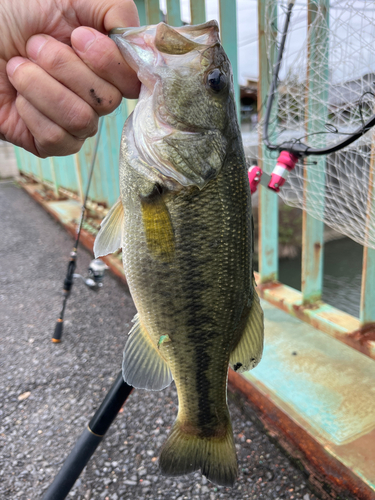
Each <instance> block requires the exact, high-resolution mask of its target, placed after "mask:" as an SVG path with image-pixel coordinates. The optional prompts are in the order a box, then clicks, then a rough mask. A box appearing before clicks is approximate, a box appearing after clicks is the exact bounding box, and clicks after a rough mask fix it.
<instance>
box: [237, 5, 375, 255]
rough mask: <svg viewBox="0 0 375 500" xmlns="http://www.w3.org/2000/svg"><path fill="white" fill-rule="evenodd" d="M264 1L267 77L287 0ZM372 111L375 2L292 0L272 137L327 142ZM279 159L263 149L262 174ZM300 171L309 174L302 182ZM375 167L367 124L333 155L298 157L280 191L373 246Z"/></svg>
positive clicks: (290, 200)
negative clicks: (364, 128) (294, 0)
mask: <svg viewBox="0 0 375 500" xmlns="http://www.w3.org/2000/svg"><path fill="white" fill-rule="evenodd" d="M266 4H267V5H266V16H267V19H266V21H267V22H266V26H267V28H266V35H267V37H266V38H267V50H266V53H267V55H266V57H267V64H268V68H269V82H271V78H272V71H273V64H274V62H275V61H276V59H275V49H277V44H278V43H280V39H281V33H280V32H281V30H282V28H283V24H284V17H285V12H286V8H287V2H286V1H284V0H281V1H278V2H274V1H272V0H266ZM275 4H276V5H277V8H275ZM314 5H315V7H314ZM325 5H326V6H328V8H327V9H326V8H325ZM309 9H310V11H309ZM308 19H310V22H308ZM275 39H276V43H275ZM265 104H266V100H265V101H264V102H263V103H262V105H263V106H265ZM374 113H375V4H374V2H373V1H372V0H371V1H368V0H339V1H337V0H336V1H335V0H332V1H331V3H330V5H329V3H328V2H323V1H316V2H309V3H308V2H306V1H301V0H300V1H297V2H296V4H295V6H294V8H293V14H292V18H291V22H290V26H289V31H288V35H287V40H286V46H285V50H284V55H283V61H282V66H281V70H280V74H279V84H278V88H277V91H276V96H275V104H274V107H273V113H272V115H271V121H270V125H269V131H270V138H271V139H272V142H273V143H276V144H282V143H283V142H286V141H288V142H289V141H291V140H293V141H296V142H298V141H301V142H303V143H305V144H308V145H309V146H312V147H319V148H321V147H325V146H330V145H333V144H335V143H337V142H338V141H339V140H341V139H343V138H344V137H346V136H347V134H351V133H352V132H354V131H355V130H356V129H358V128H359V127H360V126H361V125H362V124H363V123H364V122H366V121H367V120H368V119H369V118H370V116H371V115H373V114H374ZM262 125H263V124H262V123H260V124H259V132H260V131H261V129H262ZM245 146H246V141H245ZM277 156H278V154H277V153H276V152H270V151H268V150H267V149H266V148H263V160H264V161H263V168H264V170H265V171H266V172H267V173H269V174H270V173H271V172H272V169H273V167H274V165H275V161H276V158H277ZM304 169H308V172H309V181H308V182H307V183H306V180H304ZM374 170H375V132H374V129H371V130H370V131H369V132H367V133H366V134H365V135H363V136H362V137H361V138H360V139H358V140H357V141H356V142H354V143H353V144H351V145H350V146H348V147H346V148H345V149H343V150H340V151H339V152H336V153H332V154H330V155H324V156H319V157H318V156H309V157H307V158H305V159H304V160H301V161H299V162H298V164H297V166H296V168H295V169H294V170H293V171H292V172H291V174H290V176H289V178H288V180H287V182H286V184H285V185H284V186H283V188H282V190H281V192H280V196H281V198H282V199H283V201H284V202H285V203H286V204H288V205H291V206H294V207H299V208H302V209H304V210H306V211H307V212H308V213H309V214H310V215H312V216H313V217H315V218H317V219H319V220H323V221H324V222H325V223H326V224H327V225H328V226H330V227H332V228H333V229H335V230H337V231H339V232H341V233H343V234H345V235H347V236H349V237H350V238H352V239H353V240H355V241H357V242H358V243H360V244H362V245H366V246H368V247H371V248H375V186H374V181H375V179H374V177H375V176H374V175H373V172H374ZM304 185H306V189H305V191H304Z"/></svg>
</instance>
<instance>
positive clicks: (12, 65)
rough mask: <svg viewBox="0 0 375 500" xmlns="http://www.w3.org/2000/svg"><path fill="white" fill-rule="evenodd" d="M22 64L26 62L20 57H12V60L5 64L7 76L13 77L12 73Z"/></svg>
mask: <svg viewBox="0 0 375 500" xmlns="http://www.w3.org/2000/svg"><path fill="white" fill-rule="evenodd" d="M24 62H26V61H25V59H23V58H22V57H12V59H10V60H9V61H8V64H7V73H8V75H9V76H13V73H14V72H15V71H16V69H17V68H18V66H21V64H23V63H24Z"/></svg>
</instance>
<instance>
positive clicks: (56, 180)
mask: <svg viewBox="0 0 375 500" xmlns="http://www.w3.org/2000/svg"><path fill="white" fill-rule="evenodd" d="M308 2H309V7H310V8H309V11H311V12H313V11H314V5H317V4H319V3H320V4H322V5H323V4H324V5H325V6H326V7H327V8H326V12H327V16H328V15H329V6H328V1H327V0H308ZM136 4H137V7H138V10H139V16H140V22H141V24H154V23H158V22H160V21H161V20H162V17H163V15H162V12H161V10H160V7H159V0H137V1H136ZM236 8H237V6H236V1H235V0H220V1H219V13H220V15H219V17H220V19H218V21H219V23H220V32H221V39H222V43H223V45H224V48H225V50H226V52H227V54H228V56H229V58H230V60H231V63H232V66H233V73H234V81H235V89H236V99H237V104H239V85H238V66H237V53H238V52H237V29H236V26H237V23H236V19H237V11H236ZM265 8H266V2H265V0H259V1H258V29H259V61H260V62H259V85H258V103H259V104H261V103H263V102H264V101H265V96H266V95H267V92H268V83H269V67H268V65H269V61H268V60H267V55H266V40H265V37H266V36H267V35H266V30H265V26H264V23H265V19H266V16H265ZM267 8H268V9H269V8H272V9H277V2H276V0H275V2H274V4H272V2H271V3H270V1H269V0H268V2H267ZM180 12H181V11H180V4H179V1H178V0H167V13H166V21H167V22H168V23H169V24H171V25H175V26H180V25H181V24H182V21H181V13H180ZM190 12H191V21H192V23H194V24H197V23H201V22H204V21H205V20H206V19H205V17H206V14H205V2H204V0H190ZM249 22H251V20H249ZM252 22H256V21H255V20H253V21H252ZM309 22H312V19H309ZM268 32H269V31H268ZM268 36H269V35H268ZM270 36H271V37H274V42H275V41H276V36H277V27H276V26H274V27H273V31H272V32H271V35H270ZM271 42H272V40H271ZM268 43H269V41H268ZM275 51H276V42H275V43H274V50H273V53H275ZM309 57H310V58H311V59H312V60H313V59H314V58H316V57H319V55H318V54H317V53H314V51H310V53H309ZM320 77H321V75H319V74H315V75H314V74H312V75H311V77H310V81H309V85H310V87H309V88H310V92H311V96H312V95H313V93H314V86H315V84H316V82H317V81H318V79H319V78H320ZM314 105H315V104H314V100H313V99H311V100H309V102H308V103H307V107H306V119H307V120H308V114H309V110H310V108H311V106H314ZM133 107H134V102H133V101H125V100H124V101H123V103H122V105H121V108H119V109H118V110H116V111H115V112H114V113H112V114H111V115H109V116H107V117H106V118H105V119H104V129H103V134H102V138H101V141H100V146H99V151H98V160H97V164H96V167H95V171H94V179H93V183H92V187H91V190H90V198H91V199H92V200H94V201H95V202H98V203H101V204H105V205H106V206H108V207H110V206H111V205H113V203H114V202H115V201H116V199H117V197H118V195H119V187H118V155H119V146H120V136H121V131H122V127H123V124H124V122H125V119H126V118H127V116H128V114H129V113H130V112H131V110H132V109H133ZM238 109H239V106H238ZM261 111H262V107H261V105H259V114H260V113H261ZM325 112H326V111H325V110H324V109H322V113H323V114H324V113H325ZM318 126H319V124H318V123H313V122H311V123H309V127H310V130H311V131H313V130H314V129H315V128H316V127H318ZM93 147H94V139H89V140H87V141H86V143H85V145H84V146H83V148H82V150H81V152H80V153H78V154H76V155H73V156H69V157H65V158H49V159H46V160H40V159H38V158H36V157H34V156H32V155H31V154H29V153H27V152H25V151H23V150H20V149H17V153H16V154H17V160H18V165H19V169H20V171H21V172H23V173H25V174H28V175H30V176H32V177H33V178H34V179H36V180H38V181H40V182H42V183H45V184H47V185H48V186H50V187H51V188H53V189H54V190H55V192H56V194H57V193H58V191H59V189H60V188H65V189H66V190H69V191H71V192H74V193H76V194H77V195H79V196H82V193H83V191H84V188H85V186H86V182H87V173H88V170H89V165H90V159H91V155H92V150H93ZM263 149H264V146H263V145H262V142H261V138H260V140H259V157H260V158H265V155H264V154H263ZM269 161H270V160H265V163H266V162H269ZM319 165H320V169H321V175H322V176H323V177H324V175H325V173H324V170H325V165H324V160H320V164H319ZM263 167H264V170H266V171H268V172H269V171H271V170H272V168H273V166H271V165H267V164H263ZM372 167H373V168H374V165H372ZM305 175H306V178H305V182H306V183H308V182H309V178H308V172H307V170H306V174H305ZM316 195H318V196H322V197H324V192H321V193H318V194H316V193H315V196H316ZM372 195H373V193H370V197H369V200H373V199H374V197H373V196H372ZM259 228H260V230H259V275H260V276H259V281H260V284H267V283H269V282H270V281H271V282H272V281H273V282H275V281H276V280H277V278H278V262H279V256H278V197H277V196H275V194H274V193H272V192H270V191H269V190H267V189H265V188H262V187H260V192H259ZM302 252H303V254H302V286H301V290H302V292H298V291H296V290H293V289H291V288H289V287H286V286H279V285H278V286H277V287H275V286H269V287H268V286H267V285H264V286H263V290H262V291H261V293H262V295H263V296H264V297H265V298H266V299H268V300H270V301H271V302H272V303H274V304H276V305H278V306H279V307H282V308H284V309H285V310H288V311H289V312H291V313H292V314H298V315H299V316H300V317H302V318H303V319H305V320H307V321H309V322H311V323H313V324H314V326H317V327H318V328H321V329H323V330H325V331H327V332H329V333H331V334H333V335H335V336H338V337H340V338H343V340H344V341H345V338H344V337H345V335H347V334H348V333H350V332H352V331H353V330H355V329H356V328H359V327H360V326H361V325H363V324H367V323H371V322H375V251H374V250H370V249H367V248H365V249H364V260H363V262H364V264H363V279H362V300H361V312H360V318H359V319H355V318H353V317H351V316H349V315H348V314H345V313H342V312H341V311H339V310H338V309H335V308H333V307H331V306H328V305H327V304H323V303H322V302H321V301H320V298H321V294H322V276H323V257H322V256H323V223H321V222H319V221H316V220H315V219H312V218H311V217H310V216H309V215H308V214H304V217H303V250H302ZM261 288H262V287H261ZM374 351H375V349H374ZM374 356H375V352H374Z"/></svg>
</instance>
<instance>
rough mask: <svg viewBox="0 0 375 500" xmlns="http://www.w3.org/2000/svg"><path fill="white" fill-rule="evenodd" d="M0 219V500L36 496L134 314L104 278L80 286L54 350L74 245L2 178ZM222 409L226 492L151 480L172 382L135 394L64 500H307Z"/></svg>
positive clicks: (90, 406) (190, 479) (83, 417)
mask: <svg viewBox="0 0 375 500" xmlns="http://www.w3.org/2000/svg"><path fill="white" fill-rule="evenodd" d="M0 215H1V216H0V235H1V237H0V324H1V328H0V394H1V396H0V498H1V499H4V500H5V499H12V500H14V499H21V500H27V499H30V500H34V499H39V498H41V496H42V494H43V492H44V491H45V490H46V488H47V487H48V485H49V484H50V483H51V481H52V479H53V477H54V476H55V474H56V473H57V472H58V471H59V469H60V467H61V465H62V463H63V461H64V457H65V456H66V455H67V454H68V452H69V451H70V449H71V448H72V447H73V445H74V443H75V441H76V440H77V438H78V437H79V435H80V434H81V432H82V431H83V429H84V427H85V425H86V424H87V423H88V421H89V420H90V418H91V416H92V415H93V413H94V411H95V409H96V408H97V407H98V406H99V405H100V403H101V401H102V400H103V398H104V396H105V394H106V392H107V390H108V389H109V387H110V386H111V384H112V382H113V380H114V378H115V377H116V375H117V373H118V371H119V369H120V367H121V358H122V349H123V346H124V344H125V340H126V335H127V332H128V331H129V327H130V322H131V319H132V318H133V316H134V314H135V308H134V305H133V302H132V299H131V297H130V295H129V292H128V290H127V289H126V287H125V286H123V285H121V284H120V283H119V282H118V281H116V279H114V278H113V277H112V276H110V275H109V274H108V275H107V276H106V278H105V284H104V287H103V289H102V290H100V292H98V293H97V294H96V293H94V292H92V291H91V290H89V289H88V288H86V287H85V285H84V284H83V283H82V282H77V283H76V284H75V285H74V288H73V292H72V295H71V298H70V299H69V302H68V306H67V310H66V315H65V330H64V336H63V342H62V343H61V344H53V343H52V342H51V340H50V339H51V336H52V333H53V329H54V325H55V321H56V318H57V316H58V313H59V311H60V307H61V303H62V297H61V294H60V292H61V288H62V283H63V279H64V277H65V272H66V266H67V262H68V258H69V252H70V251H71V248H72V239H71V238H70V236H69V235H68V234H67V233H66V232H65V231H64V230H63V229H62V228H61V227H60V226H59V225H58V224H57V223H56V222H55V221H54V220H53V219H52V218H51V217H50V216H49V215H48V214H46V213H45V212H44V211H43V209H42V208H41V207H39V206H38V205H37V204H36V203H35V202H34V201H33V200H32V199H30V198H29V196H28V195H27V194H26V193H25V192H24V191H23V190H22V189H20V188H19V187H17V186H15V185H14V184H12V183H10V182H0ZM90 260H91V256H90V255H89V254H88V253H87V252H86V251H85V250H83V249H81V250H79V252H78V268H77V272H80V273H81V274H85V273H86V269H87V267H88V264H89V262H90ZM230 399H231V398H230ZM230 411H231V415H232V420H233V428H234V434H235V440H236V447H237V451H238V461H239V478H238V481H237V483H236V485H235V487H234V488H233V489H228V488H218V487H216V486H215V485H213V484H211V483H209V482H208V481H207V480H206V479H205V478H204V477H202V476H201V474H200V472H197V473H194V474H192V475H190V476H181V477H178V478H166V477H163V476H161V475H160V474H159V472H158V463H157V457H158V455H159V451H160V448H161V446H162V443H163V442H164V441H165V439H166V436H167V434H168V432H169V429H170V428H171V426H172V424H173V421H174V419H175V417H176V413H177V394H176V390H175V387H174V384H172V386H171V387H169V388H168V389H166V390H164V391H161V392H146V391H140V390H138V391H133V393H132V394H131V396H130V397H129V399H128V401H127V402H126V404H125V406H124V407H123V409H122V411H121V412H120V414H119V416H118V417H117V419H116V420H115V422H114V424H113V425H112V427H111V428H110V430H109V431H108V433H107V436H106V438H105V440H104V441H103V443H102V444H101V445H100V447H99V448H98V450H97V451H96V453H95V455H94V457H93V458H92V460H91V461H90V462H89V464H88V466H87V467H86V469H85V470H84V472H83V474H82V475H81V478H80V479H79V480H78V481H77V482H76V484H75V486H74V488H73V490H72V492H71V493H70V496H69V498H74V499H77V500H80V499H85V500H89V499H92V500H97V499H98V500H101V499H103V500H120V499H123V500H125V499H129V500H130V499H132V500H133V499H138V500H142V499H168V500H173V499H180V500H182V499H198V498H199V499H204V500H215V499H217V498H224V499H267V500H268V499H270V500H271V499H272V500H273V499H291V500H293V499H303V500H315V499H316V498H317V497H316V496H315V495H314V494H313V493H312V492H311V490H310V489H309V488H308V486H307V484H306V476H305V475H304V473H303V472H302V471H300V470H298V469H297V468H295V467H294V465H293V464H292V463H291V462H290V461H289V460H288V458H287V457H286V456H285V455H284V454H283V453H282V452H281V451H280V450H279V449H278V448H277V447H276V446H275V445H274V444H273V443H272V442H271V441H270V440H269V438H268V437H267V436H266V435H265V434H264V433H262V432H261V431H260V430H259V429H258V427H257V425H256V419H255V416H254V415H253V414H252V412H251V410H249V409H245V410H243V409H242V410H241V409H240V408H239V406H238V405H237V404H235V402H234V401H230ZM254 422H255V423H254Z"/></svg>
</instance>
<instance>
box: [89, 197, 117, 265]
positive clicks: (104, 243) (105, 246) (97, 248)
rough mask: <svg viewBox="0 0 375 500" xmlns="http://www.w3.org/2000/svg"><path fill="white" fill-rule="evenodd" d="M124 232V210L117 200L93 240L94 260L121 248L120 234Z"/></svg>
mask: <svg viewBox="0 0 375 500" xmlns="http://www.w3.org/2000/svg"><path fill="white" fill-rule="evenodd" d="M123 230H124V209H123V207H122V203H121V199H120V198H119V199H118V200H117V201H116V203H115V204H114V205H113V207H112V208H111V210H110V211H109V212H108V214H107V216H106V217H105V218H104V220H103V222H102V223H101V224H100V231H99V233H98V235H97V237H96V239H95V243H94V254H95V258H96V259H97V258H98V257H101V256H103V255H108V254H109V253H113V252H116V250H118V249H119V248H121V246H122V233H123Z"/></svg>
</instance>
